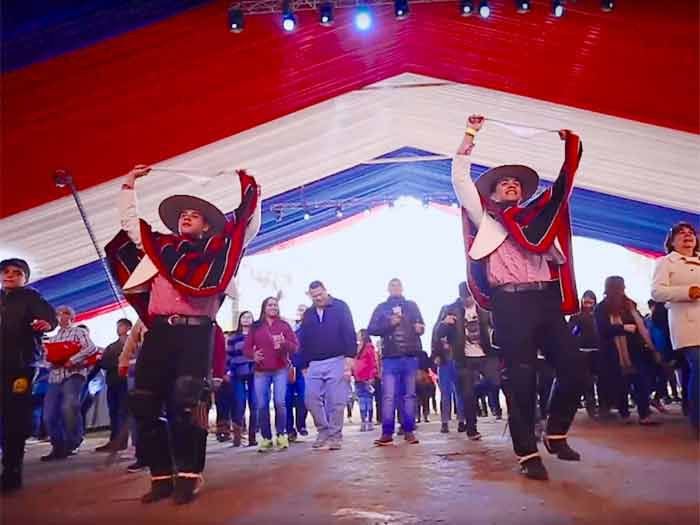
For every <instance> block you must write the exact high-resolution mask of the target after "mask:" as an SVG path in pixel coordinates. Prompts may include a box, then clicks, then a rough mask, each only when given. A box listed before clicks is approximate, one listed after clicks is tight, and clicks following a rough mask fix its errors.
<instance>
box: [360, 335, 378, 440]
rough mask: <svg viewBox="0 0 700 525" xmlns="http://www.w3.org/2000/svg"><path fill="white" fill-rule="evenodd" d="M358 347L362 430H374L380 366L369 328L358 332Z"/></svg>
mask: <svg viewBox="0 0 700 525" xmlns="http://www.w3.org/2000/svg"><path fill="white" fill-rule="evenodd" d="M357 347H358V351H357V359H356V361H355V371H354V376H355V390H356V392H357V397H358V400H359V403H360V419H361V421H362V423H361V426H360V432H368V431H372V430H374V423H373V422H372V421H373V415H374V410H372V404H373V397H374V380H375V379H376V378H377V376H378V374H379V367H378V365H377V361H378V359H377V350H376V349H375V348H374V345H373V344H372V340H371V338H370V337H369V335H368V334H367V330H365V329H363V330H360V331H359V332H358V333H357Z"/></svg>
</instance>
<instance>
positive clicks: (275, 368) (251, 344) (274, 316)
mask: <svg viewBox="0 0 700 525" xmlns="http://www.w3.org/2000/svg"><path fill="white" fill-rule="evenodd" d="M298 347H299V343H298V342H297V337H296V335H294V331H293V330H292V327H291V326H289V324H288V323H287V322H286V321H283V320H282V319H281V318H280V311H279V304H278V303H277V298H276V297H268V298H267V299H265V300H264V301H263V303H262V306H261V308H260V317H259V318H258V320H257V321H256V322H255V323H254V324H253V326H252V327H251V329H250V333H249V334H248V335H247V336H246V339H245V348H244V350H243V353H244V354H245V355H246V357H248V358H249V359H250V358H253V360H254V361H255V397H256V400H257V403H258V422H259V423H260V432H261V434H262V440H261V441H260V445H259V447H258V452H268V451H270V450H272V449H273V447H274V445H276V446H277V448H278V449H280V450H284V449H287V448H289V439H288V437H287V409H286V405H285V396H286V394H287V379H288V369H289V366H290V361H289V357H290V355H291V354H292V353H294V352H296V350H297V348H298ZM270 388H272V390H273V393H274V396H273V399H274V405H275V432H276V442H275V444H274V445H273V442H272V428H271V425H270Z"/></svg>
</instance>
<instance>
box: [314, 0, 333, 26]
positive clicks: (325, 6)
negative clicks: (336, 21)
mask: <svg viewBox="0 0 700 525" xmlns="http://www.w3.org/2000/svg"><path fill="white" fill-rule="evenodd" d="M318 21H319V23H320V24H321V25H322V26H330V25H333V4H332V3H331V2H324V3H322V4H321V7H319V8H318Z"/></svg>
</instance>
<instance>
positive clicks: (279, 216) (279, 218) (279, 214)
mask: <svg viewBox="0 0 700 525" xmlns="http://www.w3.org/2000/svg"><path fill="white" fill-rule="evenodd" d="M275 220H277V222H282V210H277V211H276V212H275Z"/></svg>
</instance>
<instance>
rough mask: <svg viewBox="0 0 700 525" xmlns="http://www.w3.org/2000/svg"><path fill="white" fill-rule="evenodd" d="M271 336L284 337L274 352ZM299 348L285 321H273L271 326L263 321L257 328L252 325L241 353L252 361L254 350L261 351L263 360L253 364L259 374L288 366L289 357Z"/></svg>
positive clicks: (292, 332)
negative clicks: (279, 346)
mask: <svg viewBox="0 0 700 525" xmlns="http://www.w3.org/2000/svg"><path fill="white" fill-rule="evenodd" d="M273 335H282V336H284V343H282V346H281V348H279V349H278V350H275V347H274V343H273V342H272V336H273ZM298 347H299V343H298V341H297V336H296V335H294V330H292V327H291V326H289V324H288V323H287V322H286V321H283V320H282V319H275V320H274V321H272V324H268V323H267V321H263V322H261V323H260V325H259V326H257V323H256V325H253V327H252V328H251V330H250V332H249V333H248V335H247V336H246V338H245V346H244V347H243V353H244V354H245V355H246V356H247V357H249V358H250V359H254V354H255V351H256V350H262V352H263V360H262V361H261V362H259V363H255V370H256V371H259V372H272V371H275V370H281V369H283V368H287V366H289V355H290V354H291V353H293V352H296V350H297V348H298Z"/></svg>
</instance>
